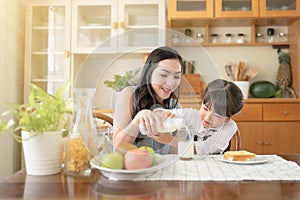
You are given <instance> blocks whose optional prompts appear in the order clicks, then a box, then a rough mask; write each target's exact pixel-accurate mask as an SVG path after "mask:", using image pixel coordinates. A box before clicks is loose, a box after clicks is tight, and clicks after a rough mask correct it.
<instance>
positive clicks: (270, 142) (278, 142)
mask: <svg viewBox="0 0 300 200" xmlns="http://www.w3.org/2000/svg"><path fill="white" fill-rule="evenodd" d="M299 130H300V122H264V125H263V131H264V144H263V146H264V153H265V154H274V153H276V154H278V153H282V154H289V153H292V154H293V153H299V152H300V144H299V142H300V132H299Z"/></svg>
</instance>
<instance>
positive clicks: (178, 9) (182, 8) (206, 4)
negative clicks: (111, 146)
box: [168, 0, 214, 19]
mask: <svg viewBox="0 0 300 200" xmlns="http://www.w3.org/2000/svg"><path fill="white" fill-rule="evenodd" d="M213 9H214V1H211V0H189V1H187V0H168V16H169V18H176V19H190V18H197V19H201V18H212V17H213V16H214V11H213Z"/></svg>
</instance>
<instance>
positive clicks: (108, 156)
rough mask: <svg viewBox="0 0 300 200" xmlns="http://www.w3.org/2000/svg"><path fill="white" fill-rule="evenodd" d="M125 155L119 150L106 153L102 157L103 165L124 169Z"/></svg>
mask: <svg viewBox="0 0 300 200" xmlns="http://www.w3.org/2000/svg"><path fill="white" fill-rule="evenodd" d="M123 163H124V162H123V156H122V154H120V153H118V152H113V153H105V154H104V155H103V156H102V158H101V166H102V167H105V168H110V169H123V167H124V164H123Z"/></svg>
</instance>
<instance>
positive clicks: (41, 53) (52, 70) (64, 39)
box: [24, 0, 70, 101]
mask: <svg viewBox="0 0 300 200" xmlns="http://www.w3.org/2000/svg"><path fill="white" fill-rule="evenodd" d="M26 10H27V12H26V36H25V38H26V39H25V77H24V79H25V83H24V100H25V101H27V100H28V94H29V91H30V84H31V83H34V84H36V85H38V86H40V87H41V88H43V89H44V90H45V91H47V92H48V93H50V94H54V93H55V91H56V89H57V88H58V87H59V86H61V85H62V84H63V83H64V82H65V81H66V80H68V79H69V78H70V40H69V38H70V1H68V0H57V1H55V0H51V1H29V2H27V5H26Z"/></svg>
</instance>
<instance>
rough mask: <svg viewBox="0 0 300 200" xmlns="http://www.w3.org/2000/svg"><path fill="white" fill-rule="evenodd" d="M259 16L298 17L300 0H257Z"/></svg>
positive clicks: (299, 14)
mask: <svg viewBox="0 0 300 200" xmlns="http://www.w3.org/2000/svg"><path fill="white" fill-rule="evenodd" d="M259 7H260V10H259V13H260V17H292V16H295V17H299V16H300V0H285V1H282V0H259Z"/></svg>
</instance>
